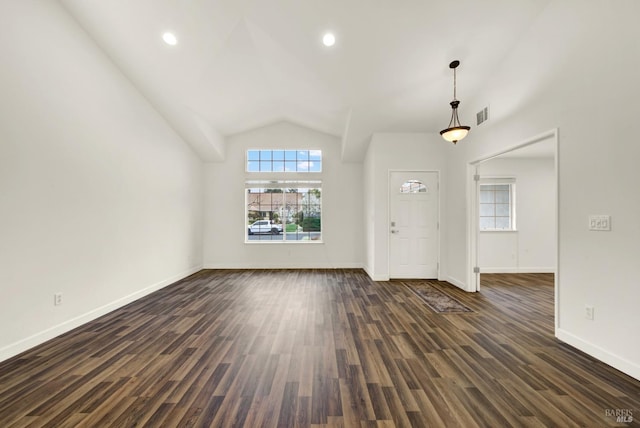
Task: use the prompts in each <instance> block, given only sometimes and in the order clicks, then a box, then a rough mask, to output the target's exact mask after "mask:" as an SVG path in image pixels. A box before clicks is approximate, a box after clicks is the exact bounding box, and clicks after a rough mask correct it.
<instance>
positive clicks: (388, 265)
mask: <svg viewBox="0 0 640 428" xmlns="http://www.w3.org/2000/svg"><path fill="white" fill-rule="evenodd" d="M394 172H416V173H421V172H435V173H436V174H437V177H438V218H437V219H436V221H437V222H438V230H437V231H436V236H437V239H438V245H437V254H436V257H437V261H436V263H437V266H438V271H437V276H438V280H440V210H441V206H442V204H441V200H440V170H439V169H389V170H388V171H387V278H389V277H390V272H391V237H390V235H391V174H392V173H394Z"/></svg>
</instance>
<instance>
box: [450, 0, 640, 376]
mask: <svg viewBox="0 0 640 428" xmlns="http://www.w3.org/2000/svg"><path fill="white" fill-rule="evenodd" d="M638 16H640V2H637V1H635V0H621V1H616V2H613V3H611V2H582V1H578V0H555V1H553V2H551V3H550V4H549V6H548V7H547V8H546V9H545V10H544V11H543V12H542V13H541V14H540V16H539V19H538V20H537V22H536V23H535V25H533V27H532V28H531V29H530V30H529V31H528V32H527V33H526V34H524V35H523V38H522V39H521V41H520V42H519V44H518V46H516V48H515V49H514V51H513V53H512V54H511V55H509V56H508V57H507V58H505V61H504V62H503V63H502V64H500V65H499V66H497V67H496V73H495V76H494V78H493V80H492V81H489V82H487V85H486V87H485V91H484V92H483V93H482V94H479V95H478V96H477V97H476V99H475V100H473V101H470V102H469V103H467V104H465V105H467V106H469V108H468V109H467V110H464V112H465V113H464V114H465V117H464V118H463V122H467V123H471V119H472V118H473V113H474V112H475V111H478V110H480V108H481V107H482V106H484V105H487V104H490V105H491V119H490V120H489V121H488V122H486V123H485V124H483V125H481V126H480V127H476V128H474V129H472V130H471V133H470V135H469V137H467V139H465V140H463V141H462V142H460V143H458V146H457V147H456V151H453V152H452V153H451V157H450V161H449V168H448V171H447V176H448V178H449V182H448V185H449V190H450V192H449V194H448V200H447V203H448V215H449V219H450V223H449V230H450V231H455V230H460V229H463V228H464V229H466V226H467V225H466V223H465V218H466V215H465V212H463V210H460V209H459V208H460V207H461V206H462V205H464V204H466V200H467V190H468V189H467V183H466V181H467V178H466V168H467V165H468V163H469V162H471V161H474V160H477V159H482V158H484V157H485V156H487V155H490V154H492V153H496V152H499V151H500V150H503V149H505V148H507V147H512V146H515V145H517V144H518V143H520V142H523V141H525V140H527V139H529V138H530V137H532V136H534V135H537V134H540V133H542V132H545V131H547V130H550V129H552V128H556V127H557V128H558V129H559V157H558V162H559V165H558V170H559V197H560V204H559V216H560V219H559V246H560V248H559V265H558V269H559V272H558V282H559V286H558V287H559V289H558V290H557V292H558V301H557V306H558V313H559V318H558V319H557V320H556V322H557V331H556V334H557V336H558V337H559V338H560V339H562V340H564V341H566V342H568V343H570V344H572V345H574V346H576V347H578V348H579V349H582V350H584V351H586V352H587V353H589V354H591V355H594V356H595V357H597V358H600V359H601V360H603V361H605V362H607V363H609V364H611V365H613V366H615V367H617V368H619V369H621V370H622V371H625V372H626V373H628V374H630V375H632V376H634V377H635V378H638V379H640V341H639V340H637V339H636V336H637V335H636V334H635V333H634V330H633V328H632V329H631V330H630V329H629V326H635V325H638V324H640V312H639V311H638V310H637V307H636V306H637V303H636V302H638V301H640V287H638V279H637V258H638V254H640V247H639V245H638V243H639V242H640V222H638V216H639V214H640V198H638V191H637V186H636V183H638V182H640V168H638V166H637V163H638V159H640V145H639V144H638V143H637V141H636V138H635V136H633V135H631V136H630V134H629V131H628V129H629V124H630V123H634V122H635V121H636V118H637V117H638V116H639V115H640V85H638V83H637V70H638V68H640V44H638V43H637V41H638V40H640V27H638V25H637V22H636V21H637V17H638ZM467 64H468V63H467ZM461 96H462V94H461ZM590 214H609V215H611V216H612V230H611V232H592V231H589V230H587V226H588V222H587V218H588V216H589V215H590ZM449 238H450V239H449V242H448V254H449V256H450V260H449V265H448V275H449V276H452V277H457V278H460V279H465V278H466V275H467V268H468V266H469V262H468V256H467V255H466V252H465V246H466V243H467V240H466V239H467V237H466V236H460V235H454V233H450V235H449ZM463 255H465V256H463ZM585 305H593V306H594V307H595V319H594V320H592V321H591V320H587V319H586V318H585Z"/></svg>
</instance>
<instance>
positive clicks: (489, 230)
mask: <svg viewBox="0 0 640 428" xmlns="http://www.w3.org/2000/svg"><path fill="white" fill-rule="evenodd" d="M517 231H518V229H485V230H480V233H494V232H498V233H505V232H517Z"/></svg>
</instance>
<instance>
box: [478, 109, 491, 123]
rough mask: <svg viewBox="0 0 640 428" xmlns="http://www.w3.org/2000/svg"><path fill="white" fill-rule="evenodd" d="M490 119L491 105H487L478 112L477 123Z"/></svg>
mask: <svg viewBox="0 0 640 428" xmlns="http://www.w3.org/2000/svg"><path fill="white" fill-rule="evenodd" d="M487 120H489V107H485V108H483V109H482V110H480V111H479V112H478V113H476V122H477V123H476V125H480V124H481V123H482V122H486V121H487Z"/></svg>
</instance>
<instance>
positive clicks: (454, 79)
mask: <svg viewBox="0 0 640 428" xmlns="http://www.w3.org/2000/svg"><path fill="white" fill-rule="evenodd" d="M453 101H457V99H456V69H455V68H454V69H453Z"/></svg>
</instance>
